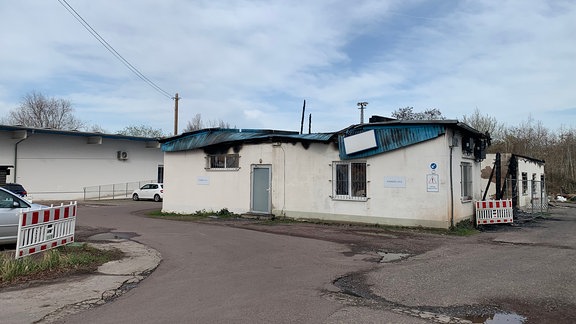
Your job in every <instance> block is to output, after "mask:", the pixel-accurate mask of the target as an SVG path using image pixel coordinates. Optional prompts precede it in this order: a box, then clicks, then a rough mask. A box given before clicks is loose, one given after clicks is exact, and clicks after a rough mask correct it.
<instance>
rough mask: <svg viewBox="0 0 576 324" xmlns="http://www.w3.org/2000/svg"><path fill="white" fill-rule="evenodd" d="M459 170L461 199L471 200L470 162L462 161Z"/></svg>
mask: <svg viewBox="0 0 576 324" xmlns="http://www.w3.org/2000/svg"><path fill="white" fill-rule="evenodd" d="M460 172H461V176H462V182H461V185H462V188H461V189H462V200H472V164H470V163H468V162H462V164H461V165H460Z"/></svg>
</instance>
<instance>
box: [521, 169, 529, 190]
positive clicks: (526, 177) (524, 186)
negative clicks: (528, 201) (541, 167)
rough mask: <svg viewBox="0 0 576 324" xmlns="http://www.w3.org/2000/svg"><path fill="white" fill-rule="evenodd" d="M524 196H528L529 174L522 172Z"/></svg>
mask: <svg viewBox="0 0 576 324" xmlns="http://www.w3.org/2000/svg"><path fill="white" fill-rule="evenodd" d="M522 194H523V195H526V194H528V173H526V172H522Z"/></svg>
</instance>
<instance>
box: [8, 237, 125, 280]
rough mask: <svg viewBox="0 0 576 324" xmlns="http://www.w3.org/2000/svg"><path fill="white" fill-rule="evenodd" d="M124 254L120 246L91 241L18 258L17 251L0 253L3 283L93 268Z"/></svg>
mask: <svg viewBox="0 0 576 324" xmlns="http://www.w3.org/2000/svg"><path fill="white" fill-rule="evenodd" d="M121 257H122V252H120V251H119V250H100V249H96V248H94V247H91V246H89V245H88V244H86V243H84V244H74V245H66V246H62V247H59V248H56V249H52V250H48V251H46V252H42V253H38V254H33V255H29V256H26V257H24V258H20V259H14V254H13V252H12V253H9V252H2V253H0V287H1V286H4V285H7V284H10V283H12V282H15V281H18V282H22V281H29V280H32V279H39V278H45V277H48V278H50V277H57V276H58V274H62V273H70V272H78V271H90V270H94V269H96V267H97V266H99V265H101V264H104V263H106V262H108V261H112V260H118V259H120V258H121Z"/></svg>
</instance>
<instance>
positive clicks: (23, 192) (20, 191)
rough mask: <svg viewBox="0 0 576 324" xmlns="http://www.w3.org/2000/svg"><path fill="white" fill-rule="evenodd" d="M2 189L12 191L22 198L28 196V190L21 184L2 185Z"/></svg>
mask: <svg viewBox="0 0 576 324" xmlns="http://www.w3.org/2000/svg"><path fill="white" fill-rule="evenodd" d="M1 187H2V188H4V189H7V190H10V191H12V192H13V193H15V194H17V195H18V196H20V197H26V196H27V195H28V192H26V189H24V187H23V186H22V185H21V184H19V183H7V184H5V185H2V186H1Z"/></svg>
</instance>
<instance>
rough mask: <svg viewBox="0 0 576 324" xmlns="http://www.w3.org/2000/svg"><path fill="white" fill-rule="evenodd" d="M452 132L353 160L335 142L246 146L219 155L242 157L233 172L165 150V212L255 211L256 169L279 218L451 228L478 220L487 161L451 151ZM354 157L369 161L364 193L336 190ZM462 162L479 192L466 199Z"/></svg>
mask: <svg viewBox="0 0 576 324" xmlns="http://www.w3.org/2000/svg"><path fill="white" fill-rule="evenodd" d="M453 134H454V132H448V133H447V134H446V135H443V136H439V137H436V138H434V139H430V140H427V141H425V142H421V143H417V144H414V145H409V146H406V147H403V148H401V149H396V150H392V151H390V152H386V153H382V154H377V155H372V156H368V157H365V158H359V159H354V160H346V161H343V160H341V159H340V155H339V149H338V146H337V145H336V144H335V143H333V142H329V143H321V142H313V143H308V144H306V145H303V144H302V143H287V142H282V141H273V142H266V143H244V144H243V145H242V146H241V148H238V147H236V148H229V149H228V150H227V151H225V152H219V153H220V154H234V153H237V154H238V155H239V164H238V168H231V169H211V168H208V167H207V165H208V162H207V158H209V154H208V153H206V152H205V151H204V150H203V149H193V150H184V151H176V152H165V155H164V163H165V166H166V170H165V175H164V179H165V181H164V182H165V194H164V203H163V211H164V212H176V213H194V212H196V211H199V210H212V211H218V210H220V209H223V208H226V209H228V210H229V211H231V212H235V213H240V214H242V213H250V212H254V206H253V204H254V200H253V199H254V192H255V189H254V182H255V180H254V177H253V175H254V171H255V170H254V168H257V169H262V168H263V169H264V170H269V172H270V187H269V188H270V190H269V192H270V194H269V201H270V209H269V212H270V213H271V214H274V215H276V216H285V217H289V218H297V219H300V218H304V219H319V220H330V221H346V222H362V223H372V224H388V225H402V226H425V227H438V228H448V227H450V226H451V225H452V224H456V223H458V222H459V221H461V220H464V219H469V218H471V217H472V215H473V214H474V206H473V201H474V200H478V199H480V198H481V190H482V183H481V181H480V163H479V162H476V160H475V158H474V157H473V156H472V155H471V154H468V153H463V149H462V146H461V145H458V146H456V147H453V148H451V146H452V145H453V144H452V143H460V142H461V137H460V135H455V136H456V141H453V136H454V135H453ZM451 150H452V154H451ZM451 159H452V162H451V161H450V160H451ZM348 162H360V163H364V162H365V163H366V188H365V193H366V195H365V197H356V198H354V199H340V198H338V197H337V196H336V195H335V187H334V186H335V185H334V183H335V165H336V164H337V163H348ZM462 163H464V164H466V165H467V166H469V169H468V170H469V171H470V174H469V176H470V180H471V183H470V189H471V190H472V192H471V193H470V196H468V197H465V198H463V197H462V196H463V195H462V184H461V166H462ZM450 166H452V167H450ZM475 179H477V181H476V180H475Z"/></svg>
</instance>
